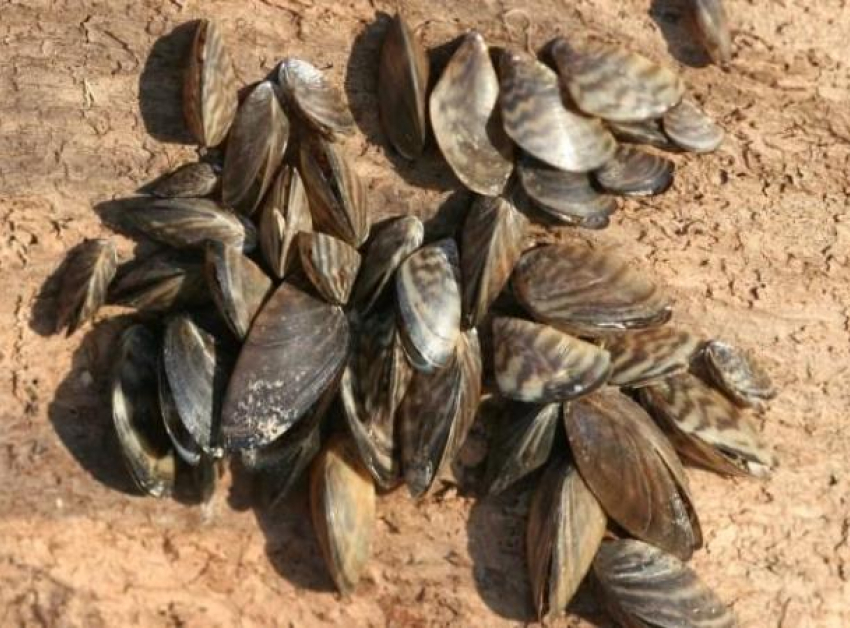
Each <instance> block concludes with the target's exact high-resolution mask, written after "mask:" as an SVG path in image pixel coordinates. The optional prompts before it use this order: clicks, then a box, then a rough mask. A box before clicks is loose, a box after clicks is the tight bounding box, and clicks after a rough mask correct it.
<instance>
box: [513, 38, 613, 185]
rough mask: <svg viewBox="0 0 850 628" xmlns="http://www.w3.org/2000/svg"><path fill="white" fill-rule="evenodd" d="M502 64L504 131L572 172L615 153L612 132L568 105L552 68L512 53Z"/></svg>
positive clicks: (532, 151)
mask: <svg viewBox="0 0 850 628" xmlns="http://www.w3.org/2000/svg"><path fill="white" fill-rule="evenodd" d="M500 66H501V67H500V69H501V89H502V91H501V104H502V119H503V121H504V124H505V131H506V132H507V134H508V135H509V136H510V137H511V139H512V140H513V141H514V142H516V144H517V145H518V146H520V147H521V148H522V149H523V150H524V151H525V152H527V153H529V154H530V155H532V156H534V157H536V158H537V159H540V160H541V161H544V162H546V163H547V164H549V165H551V166H554V167H555V168H560V169H561V170H568V171H570V172H590V171H591V170H595V169H596V168H598V167H599V166H601V165H602V164H604V163H605V162H606V161H608V160H609V159H610V158H611V156H612V155H613V154H614V148H615V146H616V142H615V141H614V137H613V136H612V135H611V133H610V132H609V131H608V130H607V129H606V128H605V127H604V126H603V125H602V123H601V122H600V121H599V120H595V119H593V118H589V117H587V116H584V115H581V114H579V113H574V112H572V111H569V110H567V109H566V108H565V107H564V103H563V101H562V99H561V88H560V86H559V85H558V76H557V75H556V74H555V73H554V72H553V71H552V70H550V69H549V68H548V67H546V66H545V65H543V64H542V63H540V62H539V61H536V60H533V59H524V58H522V57H520V56H519V55H516V54H511V53H508V54H505V55H504V56H503V57H502V61H501V63H500Z"/></svg>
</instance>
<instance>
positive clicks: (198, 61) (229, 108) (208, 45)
mask: <svg viewBox="0 0 850 628" xmlns="http://www.w3.org/2000/svg"><path fill="white" fill-rule="evenodd" d="M183 86H184V88H183V111H184V114H185V117H186V123H187V125H188V126H189V130H190V131H191V132H192V134H193V135H194V136H195V139H196V140H197V141H198V142H199V143H200V144H201V146H208V147H211V146H218V145H219V144H221V143H222V142H223V141H224V138H225V137H227V132H228V130H229V129H230V125H231V123H232V122H233V118H234V117H235V116H236V108H237V106H238V99H237V89H238V86H237V83H236V74H235V73H234V71H233V60H232V59H231V58H230V53H228V52H227V48H225V46H224V40H223V39H222V37H221V33H220V32H219V29H218V26H216V24H215V22H211V21H210V20H200V21H199V22H198V27H197V30H196V31H195V39H194V41H193V42H192V52H191V55H190V56H189V66H188V68H187V69H186V78H185V80H184V83H183Z"/></svg>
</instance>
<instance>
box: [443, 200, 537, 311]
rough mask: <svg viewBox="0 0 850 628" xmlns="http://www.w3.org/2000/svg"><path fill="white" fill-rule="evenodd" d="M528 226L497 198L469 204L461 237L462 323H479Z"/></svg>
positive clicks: (508, 271)
mask: <svg viewBox="0 0 850 628" xmlns="http://www.w3.org/2000/svg"><path fill="white" fill-rule="evenodd" d="M527 229H528V219H527V218H526V217H525V216H523V215H522V214H521V213H519V212H518V211H517V210H516V208H514V207H513V205H511V203H510V202H508V201H506V200H505V199H503V198H501V197H488V196H480V197H478V198H476V199H475V201H474V202H473V203H472V208H471V209H470V210H469V214H468V215H467V217H466V222H465V223H464V226H463V234H462V237H461V251H460V253H461V255H460V270H461V277H462V286H463V324H464V325H465V326H466V327H475V326H477V325H479V324H480V323H481V322H482V321H483V320H484V316H485V315H486V314H487V310H488V309H489V308H490V305H491V304H492V303H493V301H495V300H496V297H497V296H499V293H500V292H501V291H502V289H503V288H504V287H505V284H507V283H508V279H509V278H510V276H511V272H513V269H514V264H516V262H517V260H518V259H519V256H520V255H521V254H522V245H523V242H524V240H525V234H526V231H527Z"/></svg>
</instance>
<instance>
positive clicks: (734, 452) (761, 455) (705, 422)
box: [640, 373, 776, 477]
mask: <svg viewBox="0 0 850 628" xmlns="http://www.w3.org/2000/svg"><path fill="white" fill-rule="evenodd" d="M640 399H641V403H643V404H644V406H646V408H647V409H648V410H649V412H650V413H651V414H652V415H653V416H654V417H655V418H656V420H657V421H658V422H659V424H660V425H661V426H662V428H663V429H664V430H665V431H667V432H668V433H669V434H670V438H671V440H672V441H673V443H674V444H675V445H676V448H677V449H678V450H679V453H680V454H681V455H682V456H683V457H685V458H688V459H690V460H692V461H693V462H695V463H697V464H700V465H702V466H704V467H706V468H709V469H712V470H714V471H717V472H718V473H723V474H726V475H741V474H742V473H748V474H750V475H755V476H759V477H763V476H766V475H768V473H769V472H770V469H771V468H772V467H773V466H775V464H776V460H775V458H774V456H773V453H772V452H771V451H770V450H769V449H768V448H767V446H766V445H765V444H764V443H763V442H762V440H761V438H760V437H759V435H758V433H757V432H756V429H755V426H754V425H753V424H752V423H751V422H750V420H749V418H748V417H747V416H746V415H744V414H742V413H741V411H740V410H739V409H738V408H736V407H735V405H733V404H732V403H731V402H730V401H728V400H727V399H726V398H725V397H724V396H723V395H721V394H720V393H718V392H717V391H715V390H712V389H711V388H709V387H708V386H706V385H705V384H703V383H702V381H700V379H699V378H697V377H695V376H693V375H690V374H687V373H686V374H684V375H679V376H676V377H672V378H670V379H668V380H665V381H662V382H657V383H655V384H653V385H651V386H649V387H647V388H646V389H643V390H641V396H640Z"/></svg>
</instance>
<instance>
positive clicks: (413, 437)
mask: <svg viewBox="0 0 850 628" xmlns="http://www.w3.org/2000/svg"><path fill="white" fill-rule="evenodd" d="M480 399H481V347H480V344H479V341H478V332H477V331H476V330H474V329H471V330H469V331H467V332H464V333H463V334H461V335H460V338H459V339H458V342H457V348H456V351H455V352H453V354H452V356H451V360H450V361H449V363H448V364H447V365H446V366H445V367H443V368H441V369H439V370H436V371H433V372H430V373H426V372H423V371H417V372H415V373H414V374H413V378H412V380H411V382H410V388H409V389H408V391H407V395H405V397H404V400H403V401H402V403H401V406H400V407H399V410H398V412H399V416H398V421H399V430H400V432H401V438H400V440H401V456H402V469H403V471H404V479H405V482H406V483H407V488H408V490H409V491H410V494H411V495H412V496H413V497H422V496H423V495H425V494H426V493H428V492H429V491H430V490H431V488H432V487H434V486H435V482H436V480H437V479H438V478H440V477H443V476H445V475H446V474H447V473H448V471H449V469H450V467H451V464H452V462H453V461H454V460H455V458H456V456H457V454H458V452H459V451H460V448H461V446H462V445H463V443H464V441H465V440H466V436H467V435H468V434H469V430H470V428H471V427H472V423H473V421H474V420H475V416H476V413H477V410H478V403H479V401H480Z"/></svg>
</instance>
